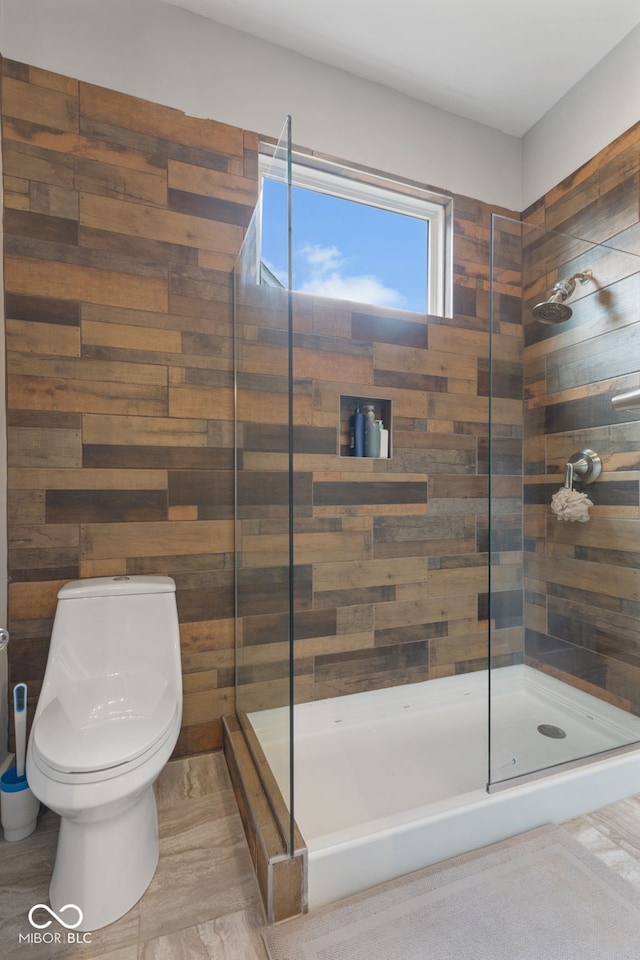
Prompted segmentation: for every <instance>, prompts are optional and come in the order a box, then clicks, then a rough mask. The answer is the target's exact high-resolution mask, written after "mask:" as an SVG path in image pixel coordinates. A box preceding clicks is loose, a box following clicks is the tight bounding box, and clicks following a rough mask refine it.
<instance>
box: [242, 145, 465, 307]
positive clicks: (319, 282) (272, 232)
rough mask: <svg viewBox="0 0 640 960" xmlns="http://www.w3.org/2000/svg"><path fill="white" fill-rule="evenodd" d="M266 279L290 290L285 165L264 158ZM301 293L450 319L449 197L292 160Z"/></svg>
mask: <svg viewBox="0 0 640 960" xmlns="http://www.w3.org/2000/svg"><path fill="white" fill-rule="evenodd" d="M261 180H262V204H261V230H260V237H261V249H260V265H261V282H262V283H264V284H267V285H271V286H274V285H276V286H280V285H282V286H286V285H287V251H288V246H287V236H288V234H287V186H286V182H285V181H286V168H285V163H284V161H279V160H274V159H273V157H272V156H269V155H266V154H261ZM291 202H292V222H293V230H292V250H291V252H292V265H293V280H292V287H293V289H294V290H296V291H299V292H302V293H310V294H315V295H317V296H325V297H333V298H335V299H339V300H353V301H356V302H359V303H367V304H375V305H378V306H382V307H390V308H393V309H399V310H411V311H415V312H418V313H431V314H436V315H439V316H446V315H447V314H448V311H449V304H450V296H449V293H448V289H449V283H448V279H447V274H448V271H449V263H450V257H449V256H448V239H447V238H448V235H449V219H450V207H451V199H450V198H448V197H444V196H439V195H436V194H433V193H430V192H429V191H426V190H422V189H420V188H417V187H415V186H413V185H410V184H405V183H402V182H394V181H391V180H388V179H386V178H383V177H376V176H372V175H371V174H368V173H367V174H365V173H364V172H362V171H358V170H357V169H355V168H348V167H346V166H343V165H340V164H335V163H330V162H327V161H322V162H321V161H319V160H318V158H316V157H311V156H307V155H304V154H295V155H294V157H293V162H292V191H291Z"/></svg>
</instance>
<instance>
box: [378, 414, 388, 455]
mask: <svg viewBox="0 0 640 960" xmlns="http://www.w3.org/2000/svg"><path fill="white" fill-rule="evenodd" d="M377 423H378V427H379V430H380V453H379V454H378V456H379V457H380V459H381V460H388V459H389V431H388V430H386V429H385V426H384V423H383V422H382V420H378V421H377Z"/></svg>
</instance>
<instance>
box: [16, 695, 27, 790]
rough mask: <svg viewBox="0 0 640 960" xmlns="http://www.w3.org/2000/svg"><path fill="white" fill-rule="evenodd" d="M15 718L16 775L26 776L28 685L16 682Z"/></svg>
mask: <svg viewBox="0 0 640 960" xmlns="http://www.w3.org/2000/svg"><path fill="white" fill-rule="evenodd" d="M13 720H14V726H15V734H16V776H17V777H18V778H20V777H24V758H25V754H26V752H27V685H26V683H16V685H15V687H14V688H13Z"/></svg>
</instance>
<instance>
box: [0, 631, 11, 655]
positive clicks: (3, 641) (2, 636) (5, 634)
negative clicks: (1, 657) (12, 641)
mask: <svg viewBox="0 0 640 960" xmlns="http://www.w3.org/2000/svg"><path fill="white" fill-rule="evenodd" d="M8 643H9V631H8V630H5V628H4V627H0V650H4V649H5V648H6V646H7V644H8Z"/></svg>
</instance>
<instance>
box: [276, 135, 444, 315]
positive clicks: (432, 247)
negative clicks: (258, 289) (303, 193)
mask: <svg viewBox="0 0 640 960" xmlns="http://www.w3.org/2000/svg"><path fill="white" fill-rule="evenodd" d="M273 149H274V148H273V145H271V144H265V143H261V144H260V154H259V182H260V185H261V187H262V182H263V180H264V179H265V178H267V177H268V178H269V179H272V180H273V179H275V180H280V181H281V182H285V183H286V181H287V163H286V159H285V158H284V157H283V156H282V155H281V153H279V154H278V155H277V156H274V155H273ZM291 183H292V186H294V187H303V188H305V189H307V190H314V191H315V192H316V193H324V194H327V195H329V196H332V197H337V198H339V199H342V200H353V201H355V202H356V203H363V204H366V205H368V206H370V207H378V208H379V209H381V210H387V211H389V212H390V213H399V214H404V215H405V216H409V217H413V218H415V219H418V220H424V221H425V222H426V223H428V225H429V226H428V244H427V261H428V262H427V270H426V276H427V303H426V312H427V313H429V314H433V315H434V316H440V317H448V316H451V302H452V269H451V263H452V258H451V222H452V208H453V200H452V198H451V197H450V196H446V195H444V194H439V193H435V192H434V191H432V190H428V189H426V188H423V187H419V186H416V185H414V184H411V183H407V182H403V181H401V180H393V179H391V178H390V177H385V176H382V175H380V174H372V173H370V172H368V171H366V170H363V169H359V168H358V167H355V166H349V165H346V164H342V163H336V162H335V161H330V160H324V159H320V158H318V157H317V156H315V155H309V154H304V153H293V154H292V157H291ZM261 241H262V231H261V230H260V239H259V242H258V246H259V247H260V245H261ZM258 255H259V256H260V252H258Z"/></svg>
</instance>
